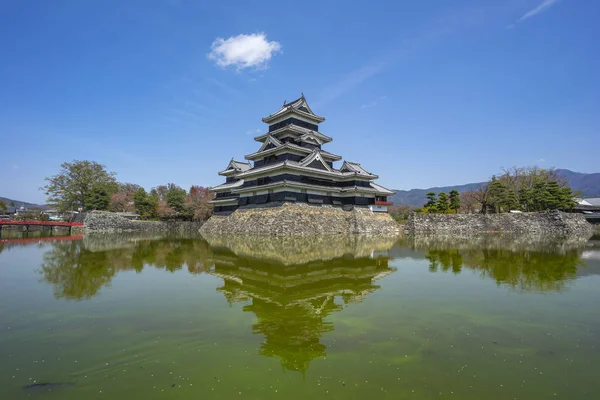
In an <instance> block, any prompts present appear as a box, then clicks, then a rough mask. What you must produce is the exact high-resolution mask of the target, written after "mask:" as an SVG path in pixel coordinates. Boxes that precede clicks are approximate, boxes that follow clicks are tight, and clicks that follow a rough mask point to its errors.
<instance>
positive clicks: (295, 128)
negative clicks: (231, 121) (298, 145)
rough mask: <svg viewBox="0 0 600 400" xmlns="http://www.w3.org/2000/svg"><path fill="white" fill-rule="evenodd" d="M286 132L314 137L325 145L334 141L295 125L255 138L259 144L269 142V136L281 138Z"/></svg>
mask: <svg viewBox="0 0 600 400" xmlns="http://www.w3.org/2000/svg"><path fill="white" fill-rule="evenodd" d="M284 132H293V133H296V134H298V136H299V137H302V136H305V135H310V136H314V137H315V138H318V139H319V140H320V141H322V142H323V143H329V142H331V141H332V140H333V139H332V138H330V137H329V136H327V135H324V134H323V133H321V132H318V131H314V130H312V129H308V128H303V127H301V126H297V125H293V124H291V125H286V126H284V127H282V128H279V129H276V130H274V131H271V132H267V133H264V134H262V135H260V136H256V137H254V140H256V141H257V142H264V141H265V140H267V137H268V136H279V135H281V134H282V133H284Z"/></svg>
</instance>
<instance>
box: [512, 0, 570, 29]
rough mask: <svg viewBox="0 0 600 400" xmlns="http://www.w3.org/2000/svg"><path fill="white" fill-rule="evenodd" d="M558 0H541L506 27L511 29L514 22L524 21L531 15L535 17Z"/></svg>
mask: <svg viewBox="0 0 600 400" xmlns="http://www.w3.org/2000/svg"><path fill="white" fill-rule="evenodd" d="M559 1H561V0H543V1H542V2H541V3H540V4H539V5H538V6H537V7H535V8H532V9H531V10H529V11H527V12H526V13H525V14H523V15H522V16H521V18H519V19H517V20H516V21H515V23H514V24H510V25H508V26H507V27H506V29H512V28H514V27H515V25H516V24H519V23H521V22H523V21H525V20H526V19H529V18H531V17H535V16H536V15H538V14H540V13H542V12H544V11H546V10H548V9H549V8H550V7H552V6H553V5H555V4H557V3H558V2H559Z"/></svg>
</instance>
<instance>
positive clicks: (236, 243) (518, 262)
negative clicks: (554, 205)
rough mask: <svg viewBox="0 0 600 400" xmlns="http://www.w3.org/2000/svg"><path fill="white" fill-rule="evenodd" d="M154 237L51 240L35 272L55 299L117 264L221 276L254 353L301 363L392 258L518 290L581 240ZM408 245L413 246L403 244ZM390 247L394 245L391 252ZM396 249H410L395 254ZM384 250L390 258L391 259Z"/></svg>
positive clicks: (577, 249)
mask: <svg viewBox="0 0 600 400" xmlns="http://www.w3.org/2000/svg"><path fill="white" fill-rule="evenodd" d="M205 239H206V240H203V239H199V238H190V239H186V238H154V237H142V238H140V237H130V236H123V235H115V234H111V235H93V236H91V235H87V236H85V237H84V239H83V240H77V241H72V242H64V241H63V242H56V243H53V244H52V246H51V248H50V249H49V250H48V251H47V252H46V253H45V254H44V258H43V264H42V267H41V273H42V276H43V279H44V280H46V281H47V282H49V283H51V284H52V285H53V286H54V292H55V295H56V297H57V298H65V299H69V300H83V299H89V298H91V297H92V296H95V295H97V294H98V293H99V292H100V290H101V289H102V288H104V287H106V286H108V285H109V284H110V281H111V279H112V278H113V277H114V276H115V275H116V274H117V273H118V272H119V271H127V270H135V271H137V272H141V271H142V270H143V269H144V268H149V267H154V268H158V269H163V270H165V271H169V272H175V271H179V270H182V269H183V268H184V267H185V268H187V270H188V272H189V273H192V274H200V273H207V274H211V275H213V276H216V277H218V278H220V279H222V280H223V283H222V285H221V286H220V287H218V288H217V290H218V292H220V293H221V294H222V295H223V296H224V297H225V299H226V300H227V301H228V302H229V303H230V304H233V303H236V302H241V303H244V305H243V307H242V310H243V311H244V312H251V313H253V314H254V315H255V316H256V322H255V323H254V324H253V325H252V332H253V333H254V334H257V335H261V336H263V337H264V341H263V343H262V344H261V346H260V350H259V353H260V354H262V355H265V356H268V357H276V358H278V359H279V360H280V363H281V366H282V368H284V369H286V370H294V371H302V372H303V371H306V370H307V368H308V367H309V364H310V362H311V361H312V360H313V359H315V358H318V357H324V356H325V355H326V354H327V349H326V347H325V345H323V344H322V343H321V338H322V336H323V335H324V334H325V333H327V332H330V331H332V330H333V329H334V326H333V323H332V322H331V321H328V317H329V316H331V314H332V313H334V312H338V311H341V310H342V309H343V308H344V306H345V305H347V304H351V303H355V302H360V301H362V299H364V298H365V297H366V296H368V295H369V294H370V293H373V292H375V291H376V290H378V289H379V286H378V285H377V281H378V279H380V278H382V277H385V276H387V275H389V274H391V273H393V272H394V271H395V270H396V268H395V266H398V265H402V264H403V263H405V262H406V263H409V262H413V261H412V260H414V259H415V258H417V259H419V258H421V259H425V260H428V261H429V269H430V271H432V272H436V271H440V272H441V271H447V272H451V273H454V274H459V273H461V272H462V271H464V269H465V268H468V269H470V270H474V271H479V272H480V273H481V276H482V277H485V278H490V279H493V280H495V281H496V282H497V283H498V284H503V285H508V286H510V287H512V288H516V289H519V290H526V291H556V290H561V289H563V288H564V285H565V282H567V281H568V280H569V279H570V278H571V277H573V276H574V274H575V273H576V272H577V269H578V268H579V267H580V266H582V265H583V264H582V261H581V250H582V248H583V244H584V243H579V242H577V243H560V244H556V243H553V244H548V243H537V244H536V243H530V242H524V241H522V240H521V241H517V242H514V241H512V242H506V241H503V240H499V239H498V238H493V237H492V238H488V239H485V240H483V239H482V240H473V239H469V240H465V241H456V240H450V241H444V240H439V239H436V240H432V239H429V238H412V239H408V240H405V241H403V242H400V243H398V244H395V243H394V240H393V239H386V238H380V237H360V236H349V237H344V236H339V235H338V236H328V237H324V238H319V237H310V238H299V237H294V238H290V237H281V238H274V237H232V236H227V237H207V238H205ZM411 248H412V249H413V250H415V249H416V250H418V251H417V252H414V251H411V250H409V249H411ZM396 252H397V253H396ZM403 252H409V253H410V256H409V257H407V258H403V257H402V255H401V254H402V253H403ZM391 254H398V255H399V256H398V259H397V260H395V261H394V265H395V266H393V265H391V263H390V261H391V260H392V258H393V257H392V256H391Z"/></svg>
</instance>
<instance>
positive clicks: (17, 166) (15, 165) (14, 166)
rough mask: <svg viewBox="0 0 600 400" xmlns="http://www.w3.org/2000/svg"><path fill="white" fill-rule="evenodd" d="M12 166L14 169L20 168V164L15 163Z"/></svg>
mask: <svg viewBox="0 0 600 400" xmlns="http://www.w3.org/2000/svg"><path fill="white" fill-rule="evenodd" d="M11 167H12V169H19V165H18V164H13V165H12V166H11Z"/></svg>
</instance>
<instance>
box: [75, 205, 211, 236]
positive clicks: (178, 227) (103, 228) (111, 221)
mask: <svg viewBox="0 0 600 400" xmlns="http://www.w3.org/2000/svg"><path fill="white" fill-rule="evenodd" d="M83 225H84V227H85V231H86V232H165V233H178V234H181V233H187V232H198V230H199V229H200V227H201V226H202V222H193V221H132V220H129V219H127V218H124V217H122V216H120V215H118V214H115V213H111V212H105V211H94V212H90V213H88V214H87V215H86V216H85V220H84V221H83Z"/></svg>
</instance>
